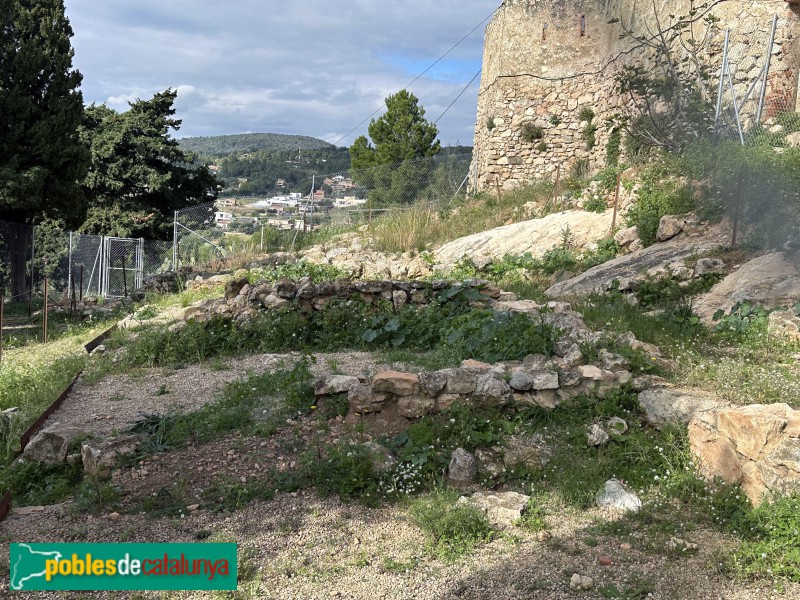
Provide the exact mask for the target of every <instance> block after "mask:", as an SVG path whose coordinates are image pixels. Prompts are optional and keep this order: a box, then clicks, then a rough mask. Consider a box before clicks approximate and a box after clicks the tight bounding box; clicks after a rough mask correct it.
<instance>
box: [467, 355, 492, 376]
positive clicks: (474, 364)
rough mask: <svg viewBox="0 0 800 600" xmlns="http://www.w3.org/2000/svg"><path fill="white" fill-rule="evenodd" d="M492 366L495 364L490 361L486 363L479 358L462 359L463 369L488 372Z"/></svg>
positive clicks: (480, 372) (479, 372)
mask: <svg viewBox="0 0 800 600" xmlns="http://www.w3.org/2000/svg"><path fill="white" fill-rule="evenodd" d="M492 367H493V365H490V364H489V363H485V362H482V361H479V360H473V359H471V358H468V359H467V360H462V361H461V368H462V369H469V370H470V371H473V372H475V373H478V374H482V373H488V372H489V371H491V370H492Z"/></svg>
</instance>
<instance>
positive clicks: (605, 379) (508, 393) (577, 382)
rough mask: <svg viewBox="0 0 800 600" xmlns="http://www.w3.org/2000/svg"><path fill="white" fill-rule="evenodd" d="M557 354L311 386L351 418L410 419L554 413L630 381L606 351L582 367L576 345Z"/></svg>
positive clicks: (327, 379) (325, 380) (335, 378)
mask: <svg viewBox="0 0 800 600" xmlns="http://www.w3.org/2000/svg"><path fill="white" fill-rule="evenodd" d="M559 351H560V352H561V354H558V353H557V354H555V355H554V356H552V357H548V356H545V355H539V354H533V355H530V356H527V357H525V359H524V360H522V361H505V362H501V363H496V364H488V363H483V362H478V361H475V360H465V361H463V362H462V365H461V367H458V368H450V369H441V370H438V371H432V372H422V373H408V372H400V371H383V372H380V373H377V374H375V376H374V377H372V379H371V380H369V379H366V378H358V377H353V376H343V375H326V376H323V377H320V378H318V379H317V380H316V381H315V382H314V392H315V394H316V395H317V397H318V398H324V397H326V396H330V395H334V394H342V393H346V394H347V398H348V402H349V408H350V412H351V413H356V414H366V413H375V412H383V411H391V412H395V413H396V414H399V415H400V416H402V417H407V418H410V419H414V418H419V417H423V416H425V415H427V414H432V413H437V412H441V411H444V410H447V409H448V408H450V407H451V406H452V405H453V404H454V403H457V402H461V403H467V404H470V405H474V406H477V407H481V408H492V407H498V406H505V405H514V406H517V407H526V406H539V407H542V408H545V409H548V410H553V409H555V408H556V407H557V406H559V404H560V403H561V402H562V401H564V400H568V399H570V398H574V397H576V396H579V395H581V394H586V393H592V392H593V393H597V394H598V395H601V396H602V395H603V394H605V393H607V392H608V391H609V390H611V389H614V388H616V387H618V386H620V385H623V384H627V383H631V381H632V376H631V373H630V371H629V370H628V369H629V364H628V361H627V360H626V359H625V358H623V357H621V356H619V355H616V354H613V353H611V352H608V351H607V350H601V351H600V360H599V362H598V364H596V365H592V364H582V363H585V362H586V361H585V358H584V357H583V355H582V354H581V352H580V348H579V346H578V344H577V343H575V342H573V343H571V344H570V343H565V344H561V346H560V350H557V352H559ZM562 354H563V356H562Z"/></svg>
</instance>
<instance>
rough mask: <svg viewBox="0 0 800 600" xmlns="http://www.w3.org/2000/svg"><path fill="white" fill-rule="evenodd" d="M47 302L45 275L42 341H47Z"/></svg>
mask: <svg viewBox="0 0 800 600" xmlns="http://www.w3.org/2000/svg"><path fill="white" fill-rule="evenodd" d="M48 309H49V302H48V298H47V277H45V278H44V313H43V314H44V318H43V319H42V342H43V343H45V344H46V343H47V311H48Z"/></svg>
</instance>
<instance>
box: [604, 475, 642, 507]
mask: <svg viewBox="0 0 800 600" xmlns="http://www.w3.org/2000/svg"><path fill="white" fill-rule="evenodd" d="M596 503H597V506H600V507H607V508H618V509H620V510H629V511H634V512H635V511H638V510H639V509H640V508H641V507H642V501H641V500H640V499H639V497H638V496H637V495H636V494H634V493H633V492H631V491H629V490H628V489H626V488H625V486H624V485H622V483H621V482H619V481H617V480H616V479H609V480H608V481H606V483H605V486H604V487H603V489H602V490H601V491H600V492H599V493H598V494H597V499H596Z"/></svg>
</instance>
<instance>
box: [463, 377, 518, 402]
mask: <svg viewBox="0 0 800 600" xmlns="http://www.w3.org/2000/svg"><path fill="white" fill-rule="evenodd" d="M510 397H511V388H510V387H509V385H508V384H507V383H506V382H505V381H503V380H502V379H498V378H496V377H495V376H494V375H492V374H486V375H481V376H480V377H478V380H477V382H476V384H475V391H474V392H473V394H472V399H473V400H474V401H475V402H476V403H477V404H478V405H480V406H484V407H491V406H500V405H502V404H505V403H506V402H508V400H509V399H510Z"/></svg>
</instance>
